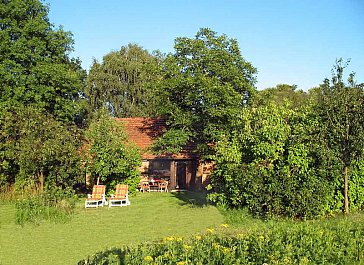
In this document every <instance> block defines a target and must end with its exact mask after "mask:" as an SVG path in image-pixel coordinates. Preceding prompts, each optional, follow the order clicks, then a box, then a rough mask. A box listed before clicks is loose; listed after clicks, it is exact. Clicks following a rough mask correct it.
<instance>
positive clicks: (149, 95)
mask: <svg viewBox="0 0 364 265" xmlns="http://www.w3.org/2000/svg"><path fill="white" fill-rule="evenodd" d="M160 60H161V58H160V55H158V54H155V55H152V54H149V52H148V51H147V50H144V49H143V48H141V47H139V46H138V45H135V44H129V45H128V46H123V47H121V49H120V50H119V51H112V52H110V53H108V54H107V55H105V56H104V58H103V61H102V62H101V63H99V62H97V61H94V63H93V65H92V67H91V70H90V73H89V75H88V78H87V86H86V90H85V93H86V95H87V97H88V98H89V101H90V105H91V108H92V110H94V111H96V110H99V109H101V108H103V107H106V108H108V109H109V110H110V113H112V114H113V116H115V117H136V116H138V117H144V116H155V115H156V107H155V100H154V98H155V93H156V87H155V86H156V82H157V81H158V80H159V79H160V78H161V70H160Z"/></svg>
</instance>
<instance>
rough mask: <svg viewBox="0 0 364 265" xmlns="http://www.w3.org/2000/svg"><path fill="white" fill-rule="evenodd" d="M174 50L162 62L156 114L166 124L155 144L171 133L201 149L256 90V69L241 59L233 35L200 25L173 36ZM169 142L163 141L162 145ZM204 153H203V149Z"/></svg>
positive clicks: (229, 123) (231, 120) (226, 126)
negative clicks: (189, 32) (166, 130)
mask: <svg viewBox="0 0 364 265" xmlns="http://www.w3.org/2000/svg"><path fill="white" fill-rule="evenodd" d="M174 49H175V53H174V54H169V55H168V56H167V57H166V60H165V62H164V79H163V82H162V84H161V89H160V100H161V102H162V103H161V104H160V105H161V109H162V110H161V113H163V114H164V115H165V116H166V117H167V118H168V121H169V123H170V125H171V131H170V132H169V133H167V134H166V135H165V137H164V139H163V138H162V139H161V140H160V141H159V143H158V144H157V148H159V149H162V150H163V149H166V150H168V149H170V148H172V149H173V150H174V151H175V150H178V149H181V141H175V143H176V145H175V146H171V145H170V143H173V141H171V140H170V139H168V138H170V136H171V137H178V138H179V139H185V143H186V142H187V141H194V142H196V143H198V144H200V150H201V151H202V150H203V149H205V151H206V146H207V144H208V143H211V142H212V141H214V140H216V139H217V138H219V136H220V135H221V134H223V133H224V132H227V131H228V130H229V128H230V127H231V126H232V125H233V124H234V123H235V121H236V119H238V117H239V114H240V111H241V109H242V108H244V107H245V106H246V105H247V104H248V102H249V101H250V99H251V96H252V94H253V93H254V92H255V88H254V83H255V73H256V69H255V68H254V67H253V66H252V65H251V64H250V63H249V62H247V61H245V60H244V58H243V57H242V55H241V53H240V49H239V47H238V43H237V41H236V40H235V39H229V38H228V37H227V36H226V35H221V36H219V35H217V34H216V32H214V31H212V30H210V29H208V28H203V29H201V30H200V31H199V32H198V33H197V34H196V36H195V38H192V39H191V38H177V39H176V40H175V46H174ZM166 143H168V144H166ZM202 152H204V151H202Z"/></svg>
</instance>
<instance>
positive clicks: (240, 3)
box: [44, 0, 364, 90]
mask: <svg viewBox="0 0 364 265" xmlns="http://www.w3.org/2000/svg"><path fill="white" fill-rule="evenodd" d="M44 1H45V3H48V4H49V5H50V13H49V18H50V21H51V23H53V24H55V25H56V26H59V25H62V26H63V27H64V29H65V30H67V31H71V32H72V33H73V37H74V41H75V45H74V49H75V51H74V52H73V53H72V56H73V57H79V58H80V59H81V61H82V66H83V67H84V68H85V69H86V70H89V68H90V66H91V64H92V60H93V58H95V59H97V60H99V61H101V60H102V57H103V56H104V55H106V54H107V53H109V52H110V51H112V50H119V49H120V47H121V46H125V45H127V44H128V43H137V44H138V45H140V46H142V47H143V48H145V49H147V50H148V51H153V50H157V49H158V50H160V51H161V52H163V53H169V52H173V51H174V49H173V45H174V40H175V38H177V37H190V38H193V37H194V36H195V34H196V33H197V31H198V30H199V29H200V28H202V27H208V28H211V29H212V30H214V31H216V32H217V33H218V34H219V35H220V34H226V35H227V36H228V37H230V38H234V39H237V41H238V43H239V47H240V49H241V53H242V56H243V57H244V59H245V60H247V61H249V62H251V63H252V64H253V66H254V67H256V68H257V69H258V74H257V81H258V82H257V84H256V86H257V88H258V89H264V88H267V87H273V86H275V85H277V84H281V83H285V84H291V85H292V84H295V85H297V86H298V89H303V90H308V89H310V88H312V87H315V86H317V85H319V84H320V83H322V81H323V79H324V78H326V77H331V69H332V66H333V65H334V63H335V60H336V59H337V58H343V59H349V58H350V59H351V62H350V65H349V67H348V68H347V74H349V72H352V71H354V72H356V73H357V81H358V82H364V0H297V1H295V0H225V1H223V0H103V1H100V0H44Z"/></svg>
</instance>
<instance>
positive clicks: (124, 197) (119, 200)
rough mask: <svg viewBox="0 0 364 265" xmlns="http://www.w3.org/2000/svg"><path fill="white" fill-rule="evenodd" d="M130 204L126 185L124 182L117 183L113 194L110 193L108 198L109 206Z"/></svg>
mask: <svg viewBox="0 0 364 265" xmlns="http://www.w3.org/2000/svg"><path fill="white" fill-rule="evenodd" d="M128 205H130V201H129V196H128V185H126V184H118V185H116V188H115V194H111V197H110V199H109V207H113V206H119V207H123V206H128Z"/></svg>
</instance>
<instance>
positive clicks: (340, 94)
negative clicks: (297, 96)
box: [317, 59, 364, 213]
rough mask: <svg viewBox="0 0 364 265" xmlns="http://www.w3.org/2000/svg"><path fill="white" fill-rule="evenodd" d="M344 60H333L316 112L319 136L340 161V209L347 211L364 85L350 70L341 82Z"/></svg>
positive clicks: (360, 138)
mask: <svg viewBox="0 0 364 265" xmlns="http://www.w3.org/2000/svg"><path fill="white" fill-rule="evenodd" d="M347 64H348V62H347V63H344V62H343V60H342V59H339V60H337V61H336V65H335V66H334V68H333V75H332V79H331V81H330V80H329V79H326V80H325V81H324V83H323V84H322V85H321V86H320V88H319V92H320V93H319V98H318V100H319V102H318V110H317V111H318V113H319V116H320V118H321V125H322V126H321V128H322V130H321V136H322V138H323V139H324V142H325V144H326V146H327V148H328V149H329V150H331V151H332V152H334V153H335V154H336V155H337V158H338V159H339V161H341V166H342V172H343V182H344V185H343V186H344V189H343V195H344V211H345V213H348V212H349V197H348V188H349V187H348V183H349V167H350V166H351V165H352V163H353V162H354V161H355V160H357V159H358V158H361V157H362V155H363V151H364V108H363V106H364V90H363V89H364V84H356V82H355V74H354V73H351V74H350V75H349V78H348V84H345V83H344V81H343V74H344V69H345V68H346V66H347Z"/></svg>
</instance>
